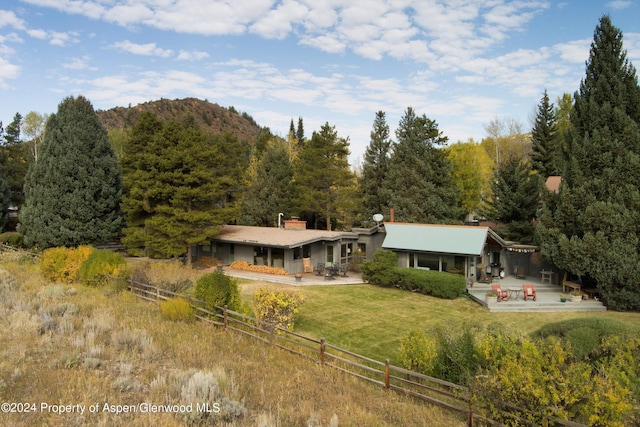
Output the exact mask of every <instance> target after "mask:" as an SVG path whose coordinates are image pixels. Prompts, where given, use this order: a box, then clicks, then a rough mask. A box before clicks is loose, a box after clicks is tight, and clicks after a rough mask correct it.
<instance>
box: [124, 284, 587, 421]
mask: <svg viewBox="0 0 640 427" xmlns="http://www.w3.org/2000/svg"><path fill="white" fill-rule="evenodd" d="M128 282H129V286H128V289H129V290H130V291H131V292H132V293H133V294H134V295H135V296H136V297H138V298H141V299H144V300H147V301H151V302H156V303H157V302H159V301H166V300H168V299H171V298H183V299H187V300H188V301H189V304H190V305H191V307H192V308H193V309H194V310H195V317H196V318H197V319H199V320H201V321H203V322H207V323H210V324H213V325H216V326H221V327H223V328H225V329H226V330H231V331H234V332H237V333H240V334H243V335H246V336H249V337H251V338H253V339H257V340H259V341H262V342H264V343H267V344H270V345H273V346H276V347H278V348H280V349H282V350H285V351H288V352H290V353H294V354H297V355H299V356H302V357H306V358H308V359H310V360H312V361H314V362H318V363H320V364H321V365H326V366H330V367H332V368H334V369H337V370H339V371H341V372H344V373H346V374H349V375H353V376H356V377H358V378H360V379H362V380H364V381H368V382H371V383H374V384H376V385H379V386H381V387H384V388H385V389H386V390H394V391H397V392H400V393H404V394H407V395H410V396H413V397H415V398H417V399H420V400H423V401H426V402H429V403H431V404H434V405H438V406H440V407H443V408H446V409H448V410H450V411H454V412H456V413H459V414H460V415H461V416H462V417H464V418H466V420H467V425H468V426H469V427H472V426H474V425H478V424H479V425H491V426H500V425H503V424H501V423H499V422H497V421H494V420H491V419H489V418H487V417H485V416H483V415H482V414H480V413H479V412H477V411H476V409H474V408H473V406H472V401H473V399H472V396H471V392H470V390H469V389H468V388H467V387H464V386H461V385H458V384H454V383H450V382H448V381H444V380H441V379H438V378H434V377H430V376H427V375H423V374H420V373H417V372H413V371H410V370H407V369H404V368H401V367H398V366H394V365H392V364H391V363H390V362H389V360H388V359H387V360H385V361H384V362H380V361H378V360H373V359H370V358H368V357H365V356H362V355H359V354H356V353H353V352H350V351H348V350H345V349H342V348H340V347H336V346H334V345H331V344H329V343H327V342H326V341H325V340H324V339H319V340H318V339H315V338H310V337H307V336H304V335H301V334H298V333H296V332H293V331H289V330H287V329H284V328H280V327H278V326H276V325H274V324H271V323H267V322H262V321H259V320H257V319H255V318H253V317H249V316H246V315H244V314H242V313H238V312H235V311H233V310H229V309H228V308H227V307H226V306H224V307H215V309H216V311H215V312H212V311H209V310H207V309H205V308H204V305H205V304H204V301H200V300H197V299H195V298H192V297H190V296H185V295H181V294H178V293H175V292H171V291H168V290H165V289H161V288H158V287H156V286H152V285H147V284H144V283H139V282H135V281H133V280H129V281H128ZM499 406H500V407H501V408H502V411H503V415H506V416H508V417H510V418H513V419H514V422H516V423H518V424H519V425H529V426H536V425H537V424H535V423H532V422H530V421H528V420H527V419H525V418H523V417H522V416H520V415H522V414H525V413H526V412H527V410H525V409H523V408H519V407H517V406H514V405H511V404H509V403H506V402H499ZM476 423H478V424H476ZM544 426H545V427H547V426H566V427H586V426H585V425H584V424H580V423H576V422H572V421H566V420H560V419H553V418H549V419H547V420H545V423H544Z"/></svg>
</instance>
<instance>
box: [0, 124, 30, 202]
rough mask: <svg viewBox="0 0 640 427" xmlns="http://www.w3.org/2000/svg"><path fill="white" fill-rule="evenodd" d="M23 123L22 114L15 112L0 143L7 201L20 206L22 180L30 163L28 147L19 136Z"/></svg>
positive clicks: (0, 162) (1, 168)
mask: <svg viewBox="0 0 640 427" xmlns="http://www.w3.org/2000/svg"><path fill="white" fill-rule="evenodd" d="M23 123H24V120H23V118H22V115H21V114H20V113H16V115H15V116H14V117H13V120H12V121H11V123H9V125H7V128H6V129H5V133H4V139H3V141H2V144H0V171H2V175H3V176H4V181H5V182H4V184H6V185H7V186H8V188H9V197H10V202H9V203H10V204H11V205H13V206H22V204H23V203H24V180H25V177H26V175H27V171H28V170H29V166H30V165H31V163H32V158H31V154H30V152H29V151H30V150H29V147H28V146H27V144H26V143H25V142H24V141H22V138H21V129H22V125H23ZM2 191H4V190H2Z"/></svg>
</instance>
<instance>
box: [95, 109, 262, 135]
mask: <svg viewBox="0 0 640 427" xmlns="http://www.w3.org/2000/svg"><path fill="white" fill-rule="evenodd" d="M143 111H151V112H153V113H155V114H156V115H157V116H158V118H160V119H162V120H170V119H175V120H178V121H180V120H181V119H183V118H184V117H185V116H187V115H188V114H191V115H192V116H193V117H194V118H195V120H196V123H197V124H198V125H199V126H200V128H201V129H202V130H204V131H206V132H211V133H214V134H220V133H223V132H227V131H229V132H233V133H235V134H236V135H237V137H238V140H239V141H245V142H254V141H255V140H256V138H257V136H258V134H259V133H260V126H259V125H258V124H257V123H256V122H255V120H253V118H252V117H251V116H250V115H248V114H247V113H239V112H237V111H236V110H235V109H234V108H233V107H229V108H224V107H221V106H219V105H218V104H213V103H211V102H208V101H206V100H204V101H203V100H200V99H197V98H185V99H174V100H169V99H164V98H162V99H160V100H158V101H149V102H145V103H143V104H138V105H135V106H129V107H115V108H111V109H109V110H106V111H105V110H98V111H97V112H96V113H97V114H98V118H99V119H100V121H101V122H102V124H103V126H104V127H105V128H106V129H107V131H109V130H112V129H126V128H129V127H131V126H132V125H133V124H134V123H135V122H136V121H137V120H138V118H139V117H140V113H142V112H143Z"/></svg>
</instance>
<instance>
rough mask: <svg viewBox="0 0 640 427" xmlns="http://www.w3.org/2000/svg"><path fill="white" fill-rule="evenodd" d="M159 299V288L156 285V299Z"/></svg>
mask: <svg viewBox="0 0 640 427" xmlns="http://www.w3.org/2000/svg"><path fill="white" fill-rule="evenodd" d="M159 300H160V288H159V287H157V286H156V301H159Z"/></svg>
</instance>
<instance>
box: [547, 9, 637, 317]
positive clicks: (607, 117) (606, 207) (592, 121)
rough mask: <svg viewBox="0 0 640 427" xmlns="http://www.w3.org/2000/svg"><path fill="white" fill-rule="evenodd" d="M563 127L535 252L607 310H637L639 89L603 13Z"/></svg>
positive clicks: (615, 30)
mask: <svg viewBox="0 0 640 427" xmlns="http://www.w3.org/2000/svg"><path fill="white" fill-rule="evenodd" d="M571 124H572V129H571V132H570V133H569V138H568V141H567V142H568V152H569V160H568V164H567V167H566V170H565V173H564V174H563V183H562V186H561V190H560V196H559V199H558V201H557V205H555V207H554V206H550V207H549V206H548V207H547V208H546V209H545V211H544V215H543V216H542V221H541V226H540V227H539V231H540V236H541V239H542V251H543V254H544V255H545V256H546V257H548V258H549V259H551V261H553V262H554V263H555V264H556V265H557V266H559V267H560V268H562V269H565V270H567V271H569V272H570V273H574V274H579V275H581V276H583V280H584V281H585V282H586V284H587V286H594V285H597V286H598V288H599V289H600V292H601V294H602V297H603V299H604V301H605V302H606V303H607V304H608V306H609V307H611V308H614V309H618V310H625V309H630V310H640V283H639V282H638V277H640V240H639V236H640V129H639V127H640V87H638V80H637V76H636V71H635V68H634V67H633V66H632V65H631V64H630V63H629V61H628V60H627V58H626V52H625V51H624V50H623V44H622V33H621V31H620V30H619V29H618V28H616V27H614V26H613V25H612V23H611V20H610V18H609V17H608V16H604V17H602V18H601V19H600V22H599V24H598V26H597V27H596V30H595V33H594V40H593V42H592V44H591V50H590V54H589V60H588V61H587V64H586V77H585V78H584V79H583V80H582V82H581V84H580V90H579V91H578V92H576V93H575V94H574V109H573V113H572V115H571Z"/></svg>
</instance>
